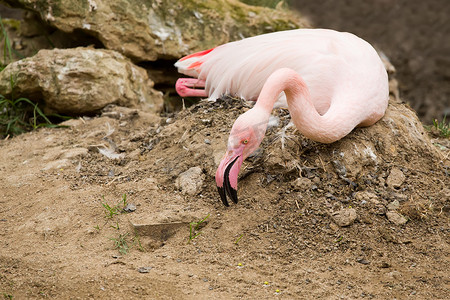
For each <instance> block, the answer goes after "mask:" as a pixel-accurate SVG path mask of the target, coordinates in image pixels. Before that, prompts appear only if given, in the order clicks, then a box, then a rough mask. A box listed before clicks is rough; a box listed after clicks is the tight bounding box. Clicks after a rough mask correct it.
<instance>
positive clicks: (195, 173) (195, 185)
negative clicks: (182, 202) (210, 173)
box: [175, 167, 205, 196]
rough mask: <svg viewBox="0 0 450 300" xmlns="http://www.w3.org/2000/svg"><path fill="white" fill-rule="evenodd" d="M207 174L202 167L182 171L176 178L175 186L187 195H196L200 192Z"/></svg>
mask: <svg viewBox="0 0 450 300" xmlns="http://www.w3.org/2000/svg"><path fill="white" fill-rule="evenodd" d="M203 180H205V174H203V171H202V169H201V168H200V167H193V168H190V169H189V170H187V171H186V172H183V173H181V174H180V175H179V176H178V178H177V179H176V180H175V186H176V187H177V188H178V189H180V190H181V192H182V193H183V194H185V195H191V196H193V195H196V194H198V193H199V192H200V190H201V187H202V185H203Z"/></svg>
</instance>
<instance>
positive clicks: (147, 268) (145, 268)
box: [138, 267, 153, 273]
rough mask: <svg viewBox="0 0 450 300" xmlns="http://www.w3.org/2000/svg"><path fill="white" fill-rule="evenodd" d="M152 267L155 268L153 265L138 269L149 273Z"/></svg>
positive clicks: (140, 271)
mask: <svg viewBox="0 0 450 300" xmlns="http://www.w3.org/2000/svg"><path fill="white" fill-rule="evenodd" d="M151 269H153V267H140V268H139V269H138V272H139V273H148V272H150V270H151Z"/></svg>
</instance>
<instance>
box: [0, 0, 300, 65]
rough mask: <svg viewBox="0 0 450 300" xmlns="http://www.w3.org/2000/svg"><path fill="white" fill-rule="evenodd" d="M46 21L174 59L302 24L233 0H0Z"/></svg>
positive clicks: (130, 51) (125, 48) (111, 44)
mask: <svg viewBox="0 0 450 300" xmlns="http://www.w3.org/2000/svg"><path fill="white" fill-rule="evenodd" d="M4 2H6V3H8V4H10V5H11V6H15V7H17V6H20V7H24V8H26V9H28V10H32V11H35V12H36V13H38V14H39V15H40V17H41V18H42V19H43V20H45V21H46V22H47V23H49V24H50V25H52V26H54V27H56V28H58V29H60V30H62V31H65V32H74V31H83V32H85V33H87V34H89V35H91V36H94V37H96V38H97V39H98V40H100V41H101V42H102V43H103V45H104V46H105V47H106V48H108V49H112V50H116V51H118V52H120V53H122V54H124V55H125V56H127V57H130V58H131V59H133V61H155V60H157V59H158V58H172V59H173V58H179V57H181V56H183V55H186V54H189V53H191V52H195V51H200V50H203V49H207V48H211V47H214V46H217V45H218V44H222V43H227V42H230V41H232V40H237V39H241V38H244V37H248V36H253V35H258V34H262V33H266V32H272V31H277V30H285V29H293V28H297V27H302V26H304V25H305V23H302V22H301V21H300V18H299V16H298V15H295V14H294V13H292V12H289V11H287V10H282V9H276V10H274V9H269V8H264V7H256V6H248V5H246V4H243V3H241V2H239V1H235V0H219V1H203V0H183V1H178V0H166V1H138V0H118V1H105V0H84V1H79V0H64V1H50V2H49V1H46V0H19V1H17V0H4Z"/></svg>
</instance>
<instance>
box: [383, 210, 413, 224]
mask: <svg viewBox="0 0 450 300" xmlns="http://www.w3.org/2000/svg"><path fill="white" fill-rule="evenodd" d="M386 217H387V218H388V220H389V221H391V222H392V223H394V224H395V225H403V224H405V223H406V222H408V219H406V218H405V217H404V216H402V215H401V214H399V213H398V212H396V211H388V212H386Z"/></svg>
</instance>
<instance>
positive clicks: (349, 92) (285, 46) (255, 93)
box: [175, 29, 389, 205]
mask: <svg viewBox="0 0 450 300" xmlns="http://www.w3.org/2000/svg"><path fill="white" fill-rule="evenodd" d="M175 66H177V67H178V70H179V71H180V72H181V73H184V74H187V75H190V76H193V77H196V79H195V78H193V79H190V81H189V79H188V81H186V84H182V83H181V82H180V83H179V85H178V86H177V90H179V88H185V90H184V92H185V93H186V94H187V95H193V94H196V95H208V96H209V99H210V100H215V99H217V98H218V97H220V96H221V95H222V94H231V95H233V96H238V97H241V98H244V99H247V100H257V102H256V104H255V106H254V107H253V108H252V109H250V110H249V111H247V112H246V113H244V114H243V115H241V116H240V117H239V118H238V119H237V120H236V122H235V123H234V125H233V128H232V130H231V133H230V137H229V140H228V149H227V153H226V154H225V156H224V158H223V160H222V162H221V163H220V165H219V168H218V170H217V173H216V182H217V186H218V189H219V193H220V195H221V198H222V201H223V203H224V204H225V205H228V202H227V200H226V194H228V196H230V197H231V199H232V200H233V201H234V202H237V177H238V173H239V169H240V166H241V164H242V162H243V160H244V159H245V158H247V157H248V156H249V155H250V154H251V153H252V152H253V151H254V150H256V149H257V147H258V146H259V144H260V143H261V141H262V138H263V137H264V134H265V130H266V127H267V122H268V119H269V116H270V113H271V111H272V109H273V107H274V105H275V103H276V102H278V103H280V102H281V103H283V105H284V106H287V107H288V108H289V111H290V113H291V117H292V121H293V123H294V124H295V125H296V127H297V129H298V130H299V131H300V132H301V133H302V134H304V135H305V136H306V137H308V138H310V139H312V140H315V141H319V142H323V143H332V142H334V141H337V140H339V139H341V138H342V137H344V136H345V135H347V134H348V133H349V132H351V131H352V130H353V129H354V128H355V127H356V126H370V125H372V124H373V123H375V122H376V121H378V120H379V119H380V118H381V117H382V116H383V115H384V112H385V110H386V108H387V105H388V96H389V86H388V77H387V72H386V70H385V68H384V65H383V63H382V61H381V59H380V57H379V56H378V54H377V52H376V51H375V49H374V48H373V47H372V46H371V45H370V44H369V43H367V42H366V41H364V40H362V39H361V38H359V37H357V36H355V35H353V34H350V33H342V32H337V31H333V30H327V29H298V30H291V31H283V32H276V33H270V34H265V35H261V36H256V37H252V38H247V39H244V40H241V41H236V42H232V43H228V44H224V45H221V46H218V47H216V48H213V49H209V50H205V51H203V52H198V53H194V54H192V55H189V56H187V57H184V58H182V59H180V60H179V61H178V62H177V63H176V64H175ZM177 84H178V83H177ZM196 85H197V86H199V87H204V90H196V89H190V87H196Z"/></svg>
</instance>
